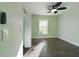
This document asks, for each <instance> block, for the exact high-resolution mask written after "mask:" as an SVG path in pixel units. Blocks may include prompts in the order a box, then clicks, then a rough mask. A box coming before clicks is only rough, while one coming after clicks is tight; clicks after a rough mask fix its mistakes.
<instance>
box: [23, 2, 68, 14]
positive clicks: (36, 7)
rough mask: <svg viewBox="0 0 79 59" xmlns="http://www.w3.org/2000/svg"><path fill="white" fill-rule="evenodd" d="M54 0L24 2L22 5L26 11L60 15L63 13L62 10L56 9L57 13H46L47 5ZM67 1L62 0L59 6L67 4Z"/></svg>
mask: <svg viewBox="0 0 79 59" xmlns="http://www.w3.org/2000/svg"><path fill="white" fill-rule="evenodd" d="M55 3H56V2H26V3H24V4H23V5H24V7H25V9H26V11H28V12H30V13H32V14H34V15H60V14H61V13H63V12H64V11H65V10H64V11H62V10H61V11H58V13H57V14H54V13H47V12H48V9H47V7H48V6H49V5H51V4H52V5H53V4H55ZM67 4H68V3H67V2H63V3H62V5H60V6H65V7H66V6H67Z"/></svg>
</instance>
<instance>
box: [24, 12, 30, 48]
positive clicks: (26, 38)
mask: <svg viewBox="0 0 79 59" xmlns="http://www.w3.org/2000/svg"><path fill="white" fill-rule="evenodd" d="M23 45H24V47H25V48H28V47H31V14H30V13H24V18H23Z"/></svg>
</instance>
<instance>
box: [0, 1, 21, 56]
mask: <svg viewBox="0 0 79 59" xmlns="http://www.w3.org/2000/svg"><path fill="white" fill-rule="evenodd" d="M0 11H4V12H6V14H7V24H6V25H1V24H0V32H1V29H2V28H5V27H6V28H7V29H8V39H5V40H3V41H1V40H2V39H1V35H0V56H1V57H15V56H17V53H18V51H19V48H20V44H21V41H22V39H23V36H22V35H23V32H22V27H23V25H22V24H23V20H22V19H23V12H22V7H21V6H20V5H19V4H18V3H6V2H4V3H3V2H1V3H0ZM4 26H5V27H4Z"/></svg>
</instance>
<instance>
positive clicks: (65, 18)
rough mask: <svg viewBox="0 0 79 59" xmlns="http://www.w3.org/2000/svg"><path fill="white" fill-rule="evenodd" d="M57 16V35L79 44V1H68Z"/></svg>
mask: <svg viewBox="0 0 79 59" xmlns="http://www.w3.org/2000/svg"><path fill="white" fill-rule="evenodd" d="M67 8H68V9H67V10H66V11H65V12H63V13H62V14H61V15H60V17H59V37H60V38H62V39H63V40H66V41H68V42H70V43H72V44H75V45H77V46H79V3H78V2H73V3H72V2H71V3H69V5H68V7H67Z"/></svg>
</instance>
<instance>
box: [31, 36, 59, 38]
mask: <svg viewBox="0 0 79 59" xmlns="http://www.w3.org/2000/svg"><path fill="white" fill-rule="evenodd" d="M32 38H58V37H57V36H48V37H32Z"/></svg>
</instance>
